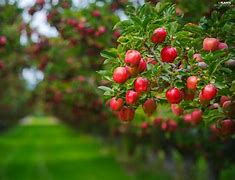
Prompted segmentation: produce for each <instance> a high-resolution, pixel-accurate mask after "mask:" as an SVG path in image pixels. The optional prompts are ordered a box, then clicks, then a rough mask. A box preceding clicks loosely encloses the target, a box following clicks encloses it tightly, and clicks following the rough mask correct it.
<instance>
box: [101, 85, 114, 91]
mask: <svg viewBox="0 0 235 180" xmlns="http://www.w3.org/2000/svg"><path fill="white" fill-rule="evenodd" d="M98 88H99V89H102V90H103V91H109V92H112V91H113V90H112V89H111V88H109V87H107V86H99V87H98Z"/></svg>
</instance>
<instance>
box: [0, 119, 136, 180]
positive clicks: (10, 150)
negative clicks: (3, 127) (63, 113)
mask: <svg viewBox="0 0 235 180" xmlns="http://www.w3.org/2000/svg"><path fill="white" fill-rule="evenodd" d="M36 124H37V123H32V125H27V126H17V127H15V128H14V129H11V130H10V131H9V132H7V133H5V134H2V135H1V136H0V154H1V158H0V179H3V180H21V179H22V180H32V179H33V180H54V179H55V180H60V179H61V180H66V179H68V180H73V179H75V180H77V179H82V180H93V179H94V180H96V179H97V180H98V179H102V180H106V179H107V180H110V179H112V180H115V179H117V180H120V179H122V180H126V179H127V180H129V179H132V178H133V177H130V176H129V175H128V174H127V172H126V171H125V170H124V169H123V168H122V167H121V166H120V165H119V164H118V163H117V162H116V161H115V159H114V157H113V156H112V155H111V154H110V153H109V152H108V151H107V150H106V149H105V147H103V146H102V144H101V143H99V141H97V139H95V138H92V137H90V136H86V135H81V134H78V133H75V132H73V131H72V130H69V129H68V128H66V127H65V126H63V125H59V124H57V125H56V124H54V125H48V124H47V125H43V124H37V125H36Z"/></svg>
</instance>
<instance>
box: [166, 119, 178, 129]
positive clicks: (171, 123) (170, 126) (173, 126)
mask: <svg viewBox="0 0 235 180" xmlns="http://www.w3.org/2000/svg"><path fill="white" fill-rule="evenodd" d="M176 128H177V122H176V121H174V120H173V119H169V120H167V131H169V132H174V131H175V130H176Z"/></svg>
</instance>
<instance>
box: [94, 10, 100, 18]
mask: <svg viewBox="0 0 235 180" xmlns="http://www.w3.org/2000/svg"><path fill="white" fill-rule="evenodd" d="M92 16H93V17H100V16H101V14H100V11H99V10H94V11H93V12H92Z"/></svg>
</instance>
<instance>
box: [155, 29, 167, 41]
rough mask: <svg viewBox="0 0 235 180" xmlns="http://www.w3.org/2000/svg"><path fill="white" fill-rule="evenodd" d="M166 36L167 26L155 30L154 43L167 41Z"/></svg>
mask: <svg viewBox="0 0 235 180" xmlns="http://www.w3.org/2000/svg"><path fill="white" fill-rule="evenodd" d="M166 36H167V31H166V29H165V28H157V29H155V30H154V31H153V35H152V37H151V40H152V42H154V43H162V42H164V41H165V38H166Z"/></svg>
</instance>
